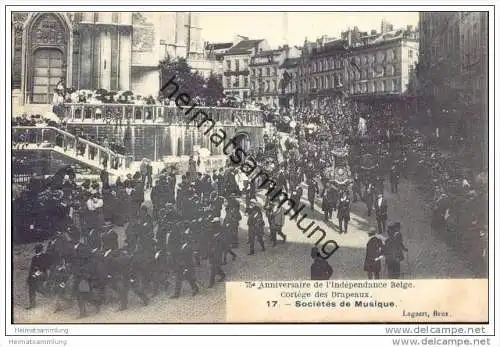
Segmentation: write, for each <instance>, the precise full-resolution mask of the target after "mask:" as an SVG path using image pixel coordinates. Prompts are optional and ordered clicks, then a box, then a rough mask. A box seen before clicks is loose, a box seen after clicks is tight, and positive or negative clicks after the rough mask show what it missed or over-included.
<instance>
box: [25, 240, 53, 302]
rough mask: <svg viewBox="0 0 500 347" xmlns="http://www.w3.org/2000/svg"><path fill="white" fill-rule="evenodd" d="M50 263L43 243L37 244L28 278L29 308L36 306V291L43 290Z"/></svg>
mask: <svg viewBox="0 0 500 347" xmlns="http://www.w3.org/2000/svg"><path fill="white" fill-rule="evenodd" d="M49 265H50V264H49V260H48V257H47V256H46V254H44V253H43V245H41V244H38V245H36V246H35V255H34V256H33V258H31V265H30V271H29V273H28V279H27V283H28V295H29V306H28V307H27V309H28V310H29V309H32V308H34V307H35V306H36V292H37V291H38V292H40V291H42V285H43V282H44V281H45V279H46V276H47V269H48V268H49Z"/></svg>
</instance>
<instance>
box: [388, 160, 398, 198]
mask: <svg viewBox="0 0 500 347" xmlns="http://www.w3.org/2000/svg"><path fill="white" fill-rule="evenodd" d="M389 181H390V183H391V193H397V192H398V183H399V168H398V167H397V165H392V167H391V172H390V174H389Z"/></svg>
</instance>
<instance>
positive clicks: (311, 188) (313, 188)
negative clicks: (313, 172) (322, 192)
mask: <svg viewBox="0 0 500 347" xmlns="http://www.w3.org/2000/svg"><path fill="white" fill-rule="evenodd" d="M318 192H319V188H318V183H317V182H316V181H315V180H313V179H310V180H309V181H307V200H309V204H311V210H313V211H314V199H315V198H316V194H318Z"/></svg>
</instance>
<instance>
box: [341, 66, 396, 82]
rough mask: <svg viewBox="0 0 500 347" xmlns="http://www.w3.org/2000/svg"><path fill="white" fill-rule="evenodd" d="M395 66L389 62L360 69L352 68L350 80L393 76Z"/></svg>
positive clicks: (349, 74)
mask: <svg viewBox="0 0 500 347" xmlns="http://www.w3.org/2000/svg"><path fill="white" fill-rule="evenodd" d="M394 72H395V68H394V66H393V65H391V64H389V65H386V66H381V65H379V66H376V67H375V68H373V67H369V68H361V69H360V70H357V69H351V70H350V71H349V73H348V76H349V80H350V81H353V80H360V79H361V80H364V79H371V78H378V77H390V76H393V75H394Z"/></svg>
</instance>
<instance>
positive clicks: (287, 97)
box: [278, 48, 301, 109]
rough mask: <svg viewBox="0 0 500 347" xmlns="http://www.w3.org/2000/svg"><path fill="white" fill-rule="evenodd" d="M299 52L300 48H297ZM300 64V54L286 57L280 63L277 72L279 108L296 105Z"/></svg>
mask: <svg viewBox="0 0 500 347" xmlns="http://www.w3.org/2000/svg"><path fill="white" fill-rule="evenodd" d="M297 51H298V52H300V51H301V49H300V48H297ZM299 64H300V56H299V57H293V58H286V59H285V61H284V62H283V64H281V66H280V69H279V71H278V73H279V74H280V85H279V97H278V98H279V106H280V108H284V109H289V108H291V107H293V108H295V107H296V106H298V100H297V91H298V78H297V76H298V70H299Z"/></svg>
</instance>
